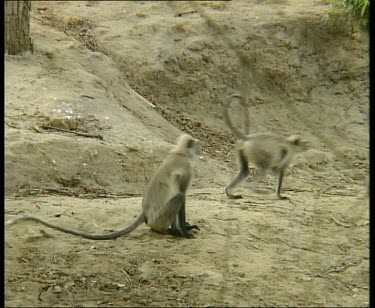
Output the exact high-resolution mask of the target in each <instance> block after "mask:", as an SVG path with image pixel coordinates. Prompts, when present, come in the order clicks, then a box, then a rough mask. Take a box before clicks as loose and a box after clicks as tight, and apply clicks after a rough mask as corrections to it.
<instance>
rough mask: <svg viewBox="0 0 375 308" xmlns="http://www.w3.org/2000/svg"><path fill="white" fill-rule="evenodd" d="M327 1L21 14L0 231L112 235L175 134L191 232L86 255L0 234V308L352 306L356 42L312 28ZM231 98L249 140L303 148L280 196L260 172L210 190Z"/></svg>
mask: <svg viewBox="0 0 375 308" xmlns="http://www.w3.org/2000/svg"><path fill="white" fill-rule="evenodd" d="M327 2H328V1H312V0H304V1H292V0H289V1H287V0H284V1H276V0H274V1H271V0H270V1H232V2H208V1H201V2H195V3H189V2H172V3H162V2H147V1H138V2H121V1H116V2H110V1H106V2H96V1H82V2H80V1H72V2H69V1H66V2H65V1H59V2H57V1H56V2H47V1H45V2H44V1H40V2H39V1H33V4H32V22H31V31H32V37H33V39H34V49H35V51H34V53H33V54H26V55H23V56H6V63H5V69H6V115H5V121H6V132H5V155H6V161H5V166H6V173H5V179H6V183H5V184H6V209H5V213H6V219H10V218H14V217H16V216H18V215H36V216H38V217H42V218H45V219H47V220H49V221H51V222H54V223H56V224H59V225H61V226H66V227H70V228H74V229H77V230H81V231H85V232H90V233H105V232H110V231H112V230H117V229H119V228H122V227H124V226H126V225H128V224H129V223H130V222H131V221H132V219H134V217H136V216H137V214H138V213H139V211H140V208H141V198H142V193H143V189H144V187H145V185H146V183H147V181H148V180H149V179H150V177H151V176H152V174H153V172H154V171H155V169H156V168H157V166H158V165H159V164H160V162H161V161H162V159H163V157H164V156H165V154H166V153H167V152H168V151H169V149H170V148H171V146H173V144H174V143H175V139H176V137H177V136H178V135H179V134H180V133H181V131H185V132H189V133H191V134H192V135H194V136H195V137H198V138H200V139H201V140H202V153H201V156H200V157H199V158H198V159H197V160H196V161H195V163H194V170H195V177H194V180H193V183H192V187H191V189H190V191H189V195H188V200H187V217H188V220H189V221H190V222H191V223H194V224H198V225H199V226H200V228H201V230H200V231H199V232H198V233H197V234H196V236H195V238H194V239H180V238H175V237H172V236H163V235H160V234H156V233H155V232H152V231H151V230H150V229H149V228H147V226H142V227H140V228H139V229H137V230H135V231H134V232H133V233H132V234H130V235H129V236H124V237H120V238H118V239H117V240H113V241H100V242H96V241H90V240H86V239H81V238H76V237H74V236H69V235H65V234H62V233H60V232H56V231H53V230H50V229H47V228H45V227H41V226H40V225H36V224H19V225H15V226H13V227H9V228H7V229H6V234H5V235H6V236H5V252H6V257H5V265H6V267H5V286H6V289H5V304H6V306H8V307H10V306H12V307H25V306H29V307H30V306H38V307H55V306H60V307H63V306H65V307H87V306H113V307H115V306H143V305H147V306H151V305H153V306H330V307H332V306H352V307H354V306H363V307H365V306H369V218H368V197H367V191H368V190H367V189H368V188H367V187H368V186H367V184H366V183H367V181H368V169H369V168H368V167H369V166H368V165H369V164H368V143H369V135H368V128H369V127H368V107H369V101H368V90H369V80H368V64H369V63H368V37H367V35H366V34H365V33H362V32H352V31H351V26H350V24H346V23H339V24H337V25H335V26H330V25H328V24H327V23H326V16H327V15H326V14H327V10H328V9H329V6H328V5H327ZM241 55H242V56H243V57H244V58H245V59H246V60H245V61H243V62H241V64H239V61H238V60H239V56H241ZM235 91H240V92H242V93H243V94H246V95H247V96H248V107H249V111H250V132H265V131H270V132H275V133H278V134H281V135H285V136H287V135H289V134H292V133H300V134H302V135H303V136H304V137H305V138H306V139H307V140H308V141H309V143H310V148H309V150H308V151H306V152H304V153H301V155H299V156H298V157H297V158H296V159H295V160H294V162H293V164H292V165H291V166H290V168H289V169H288V170H287V173H286V177H285V180H284V184H283V193H284V194H285V195H287V196H288V197H289V200H286V201H281V200H277V199H276V197H275V194H274V189H275V178H274V177H273V176H271V175H267V176H265V177H263V178H260V177H255V178H254V180H253V181H251V182H250V181H247V182H246V183H244V184H242V185H241V187H240V188H238V192H239V193H241V194H242V195H243V199H238V200H230V199H228V198H227V197H226V196H225V194H224V192H223V189H224V187H225V185H227V184H228V182H229V181H230V180H231V179H232V178H233V177H234V176H235V174H236V172H237V170H236V168H237V162H236V159H235V155H234V150H233V148H234V142H235V139H234V137H233V136H232V135H231V134H230V133H229V131H228V129H227V128H226V126H225V124H224V122H223V120H222V114H221V110H222V104H223V103H225V96H226V95H228V94H230V93H233V92H235ZM232 110H233V114H232V117H233V119H234V121H235V123H237V124H238V127H239V129H243V123H244V120H243V111H241V109H240V108H239V107H236V106H234V107H233V109H232ZM119 213H121V215H119ZM122 213H123V214H122Z"/></svg>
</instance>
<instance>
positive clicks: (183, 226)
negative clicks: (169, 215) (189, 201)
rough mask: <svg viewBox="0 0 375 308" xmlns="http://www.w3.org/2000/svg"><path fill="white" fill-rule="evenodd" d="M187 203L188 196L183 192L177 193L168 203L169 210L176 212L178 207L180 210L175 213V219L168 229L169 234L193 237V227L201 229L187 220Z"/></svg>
mask: <svg viewBox="0 0 375 308" xmlns="http://www.w3.org/2000/svg"><path fill="white" fill-rule="evenodd" d="M185 204H186V197H185V194H184V193H182V192H181V193H178V194H177V195H175V196H174V197H173V198H172V199H171V200H169V202H168V203H167V205H166V209H167V210H168V209H170V211H171V212H173V213H175V211H176V210H177V209H178V212H177V213H176V215H175V220H174V221H173V222H172V224H171V227H170V228H169V229H168V234H170V235H175V236H181V237H186V238H191V237H193V233H191V229H198V230H199V227H198V226H196V225H190V224H189V223H187V222H186V213H185Z"/></svg>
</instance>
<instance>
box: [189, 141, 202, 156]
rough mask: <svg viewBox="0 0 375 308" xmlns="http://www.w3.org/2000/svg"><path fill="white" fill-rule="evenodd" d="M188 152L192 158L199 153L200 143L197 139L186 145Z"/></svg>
mask: <svg viewBox="0 0 375 308" xmlns="http://www.w3.org/2000/svg"><path fill="white" fill-rule="evenodd" d="M187 148H188V151H189V154H190V155H191V156H192V157H195V156H197V155H199V154H200V152H201V142H200V140H199V139H195V138H192V139H191V140H190V141H189V143H188V147H187Z"/></svg>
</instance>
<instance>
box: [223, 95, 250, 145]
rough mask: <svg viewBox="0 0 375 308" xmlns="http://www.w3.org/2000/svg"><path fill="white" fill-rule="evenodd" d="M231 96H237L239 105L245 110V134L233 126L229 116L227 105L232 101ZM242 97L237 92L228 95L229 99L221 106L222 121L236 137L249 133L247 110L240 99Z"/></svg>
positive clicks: (242, 136) (241, 137)
mask: <svg viewBox="0 0 375 308" xmlns="http://www.w3.org/2000/svg"><path fill="white" fill-rule="evenodd" d="M233 98H239V99H240V102H241V105H242V106H243V107H244V109H245V112H244V118H245V130H246V132H245V134H243V133H241V132H240V131H239V130H238V129H237V128H235V127H234V126H233V124H232V122H231V120H230V118H229V112H228V110H229V107H230V105H231V103H232V101H233ZM241 98H242V97H241V96H240V95H239V94H233V95H231V96H230V99H231V100H230V101H229V102H228V103H227V104H224V108H223V117H224V122H225V124H227V126H228V128H229V129H230V131H231V132H232V133H233V134H234V135H235V136H236V137H237V138H238V139H245V138H246V135H247V134H248V133H249V110H248V109H247V106H246V104H245V103H244V101H243V100H242V99H241Z"/></svg>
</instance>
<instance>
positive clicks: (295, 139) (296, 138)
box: [287, 135, 308, 152]
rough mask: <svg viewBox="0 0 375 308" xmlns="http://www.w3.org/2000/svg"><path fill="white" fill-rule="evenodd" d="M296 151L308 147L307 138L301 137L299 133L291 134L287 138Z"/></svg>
mask: <svg viewBox="0 0 375 308" xmlns="http://www.w3.org/2000/svg"><path fill="white" fill-rule="evenodd" d="M287 140H288V141H289V143H291V144H292V145H293V146H294V147H295V148H296V150H297V151H298V152H303V151H306V150H307V148H308V142H307V140H305V139H303V138H302V137H301V136H300V135H291V136H289V137H288V138H287Z"/></svg>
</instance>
